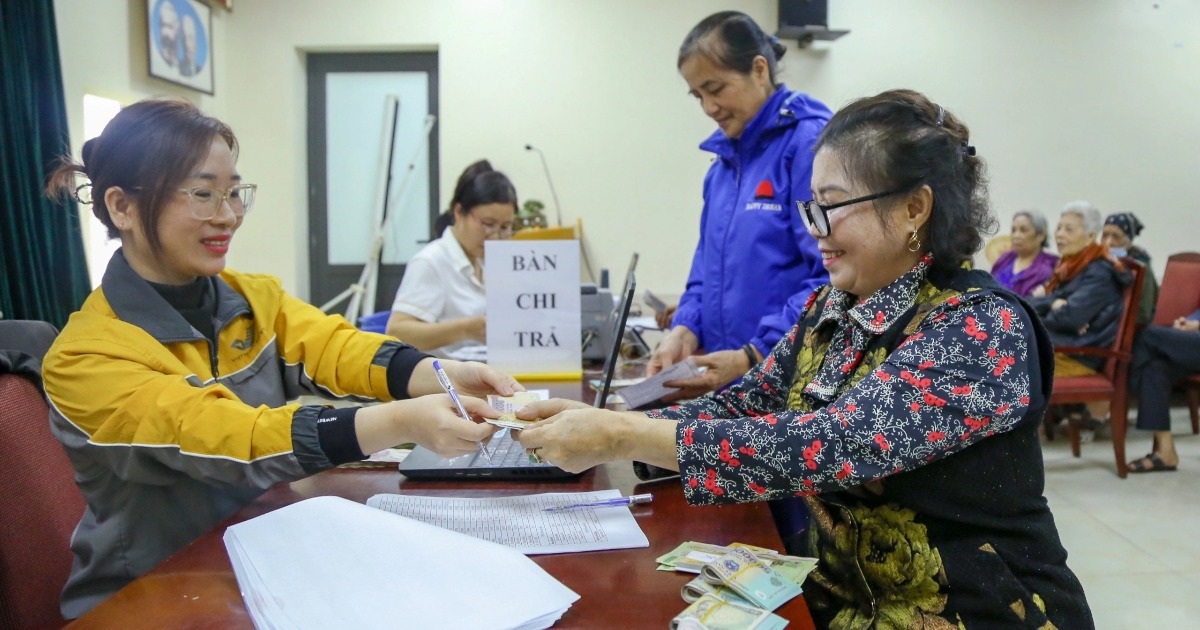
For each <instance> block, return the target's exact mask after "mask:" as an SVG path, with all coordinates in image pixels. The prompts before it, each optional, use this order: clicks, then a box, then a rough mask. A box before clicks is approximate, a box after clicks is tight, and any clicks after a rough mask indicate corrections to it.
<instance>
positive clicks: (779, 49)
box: [771, 36, 788, 61]
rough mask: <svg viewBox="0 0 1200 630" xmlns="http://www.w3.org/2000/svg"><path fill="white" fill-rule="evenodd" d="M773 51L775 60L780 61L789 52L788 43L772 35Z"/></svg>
mask: <svg viewBox="0 0 1200 630" xmlns="http://www.w3.org/2000/svg"><path fill="white" fill-rule="evenodd" d="M771 51H772V52H774V53H775V61H779V60H780V59H783V56H784V55H786V54H787V51H788V47H787V45H786V44H784V43H783V42H781V41H779V38H778V37H774V36H772V37H771Z"/></svg>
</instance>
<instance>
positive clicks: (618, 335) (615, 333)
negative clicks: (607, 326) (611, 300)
mask: <svg viewBox="0 0 1200 630" xmlns="http://www.w3.org/2000/svg"><path fill="white" fill-rule="evenodd" d="M634 256H637V254H634ZM634 264H637V258H634ZM636 288H637V280H636V279H635V278H634V274H633V270H632V269H630V271H629V273H628V274H627V275H626V277H625V291H624V293H622V294H621V301H620V302H619V303H618V304H617V308H616V310H614V311H613V318H612V330H611V333H612V334H611V336H610V337H609V338H610V339H612V343H613V345H612V348H610V349H609V353H608V357H607V358H606V359H605V360H604V376H603V377H602V379H603V383H602V384H601V386H600V389H599V390H598V391H597V392H596V402H595V403H594V404H595V406H596V407H597V408H601V409H602V408H604V402H605V401H606V400H608V390H609V387H611V386H612V380H613V374H614V373H615V372H616V371H617V364H618V363H620V362H621V341H623V340H624V338H625V322H626V321H627V320H628V319H629V307H630V306H631V305H632V304H633V294H634V290H635V289H636Z"/></svg>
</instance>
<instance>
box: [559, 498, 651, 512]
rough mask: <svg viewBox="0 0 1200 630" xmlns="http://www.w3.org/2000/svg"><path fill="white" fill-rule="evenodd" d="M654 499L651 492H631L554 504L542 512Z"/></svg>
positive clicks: (625, 503) (630, 503)
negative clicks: (604, 497)
mask: <svg viewBox="0 0 1200 630" xmlns="http://www.w3.org/2000/svg"><path fill="white" fill-rule="evenodd" d="M653 500H654V495H652V494H631V495H629V496H627V497H617V498H615V499H602V500H600V501H588V502H587V503H572V504H570V505H556V506H554V507H548V508H546V509H545V510H543V511H544V512H566V511H567V510H577V509H579V508H589V507H616V506H624V505H635V504H638V503H649V502H651V501H653Z"/></svg>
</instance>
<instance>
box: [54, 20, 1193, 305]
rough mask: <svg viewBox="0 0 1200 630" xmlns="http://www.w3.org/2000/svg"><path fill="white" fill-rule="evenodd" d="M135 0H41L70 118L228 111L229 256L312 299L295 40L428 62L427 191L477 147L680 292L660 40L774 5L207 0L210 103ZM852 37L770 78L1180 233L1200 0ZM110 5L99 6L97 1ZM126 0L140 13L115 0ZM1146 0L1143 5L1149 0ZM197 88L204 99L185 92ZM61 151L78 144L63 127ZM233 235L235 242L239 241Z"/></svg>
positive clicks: (655, 282) (862, 32) (1037, 191)
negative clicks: (49, 1) (245, 206)
mask: <svg viewBox="0 0 1200 630" xmlns="http://www.w3.org/2000/svg"><path fill="white" fill-rule="evenodd" d="M141 4H142V3H141V2H138V1H136V0H135V1H132V2H121V1H118V0H55V7H56V10H57V11H58V21H59V35H60V42H61V45H62V48H63V55H62V57H63V70H64V81H65V84H66V92H67V97H68V111H69V112H70V122H71V129H72V130H73V131H75V132H76V133H78V132H79V130H80V129H81V128H82V123H81V120H80V104H79V102H80V99H81V98H82V94H83V93H84V92H85V91H90V92H92V93H95V94H99V95H101V96H109V97H112V98H118V99H119V100H123V101H125V102H131V101H133V100H136V99H138V98H141V97H144V96H148V95H152V94H162V93H171V94H181V95H185V96H187V97H189V98H193V100H195V101H196V102H198V103H199V104H200V105H201V106H202V107H204V108H206V109H207V110H208V111H209V112H211V113H213V114H215V115H217V116H220V117H222V118H224V119H225V120H226V121H227V122H229V123H230V124H231V125H232V126H233V127H234V129H235V130H236V131H237V133H238V135H239V138H240V140H241V143H242V158H241V164H240V167H241V170H242V172H243V174H244V175H246V176H247V177H248V178H249V179H250V180H251V181H256V182H258V183H259V185H260V196H259V204H258V206H256V209H255V213H254V214H253V215H252V216H251V218H250V219H249V220H248V221H247V222H246V224H245V226H244V227H243V230H242V232H241V233H240V235H239V238H238V239H237V241H236V242H235V246H234V250H233V253H232V254H231V256H230V257H231V262H232V264H233V265H234V266H236V267H238V268H242V269H246V270H255V271H266V272H269V273H274V274H277V275H279V276H281V277H282V278H283V280H284V283H285V286H286V287H287V288H288V289H290V290H293V291H296V292H297V293H298V294H300V295H306V294H307V278H306V274H307V271H306V269H307V267H306V260H307V245H306V241H307V236H308V234H307V227H306V226H307V208H306V199H305V195H304V185H305V168H306V167H305V159H306V157H305V156H306V148H305V85H304V54H305V53H306V52H309V51H358V50H412V49H419V50H430V49H436V50H437V51H438V53H439V55H440V80H441V91H440V106H441V119H440V121H439V127H438V131H439V133H440V142H441V152H442V153H441V178H442V182H441V189H442V198H443V199H445V198H447V197H448V196H449V192H450V188H451V187H452V186H453V182H454V179H455V178H456V177H457V175H458V173H459V171H460V170H461V168H462V167H463V166H464V165H466V164H467V163H469V162H470V161H472V160H474V159H476V158H479V157H488V158H489V159H491V160H492V161H493V163H495V164H496V165H497V166H498V167H499V168H501V169H503V170H505V171H506V172H507V173H508V174H509V175H510V176H511V177H512V179H513V181H514V182H515V184H516V186H517V190H518V192H519V193H520V195H521V197H522V198H530V197H533V198H539V199H542V200H543V201H546V202H547V203H549V202H550V194H549V188H548V186H547V185H546V182H545V179H544V177H543V176H542V173H541V166H540V163H539V162H538V160H537V158H536V156H534V155H533V154H530V153H527V152H526V151H524V145H525V143H533V144H535V145H538V146H539V147H541V148H542V149H543V150H544V151H545V152H546V156H547V158H548V160H549V162H550V168H551V171H552V173H553V175H554V178H555V184H556V186H557V188H558V194H559V197H560V200H561V201H562V204H563V218H564V220H565V221H573V220H574V219H575V218H576V217H582V218H583V220H584V223H585V231H586V239H587V244H588V247H589V249H590V251H591V252H592V254H593V258H594V261H595V262H596V263H597V264H598V266H607V267H610V268H613V269H616V270H618V272H617V273H619V270H621V269H623V268H624V266H625V264H626V262H627V260H628V256H629V253H630V252H632V251H633V250H634V249H637V250H639V251H640V252H641V254H642V266H641V273H640V274H639V277H640V284H641V285H642V286H643V287H648V288H651V289H654V290H656V291H657V292H661V293H663V294H668V295H669V294H677V293H679V292H680V291H681V290H682V286H683V282H684V279H685V277H686V273H687V269H688V266H689V264H690V258H691V253H692V250H693V248H694V246H695V242H696V235H697V226H698V219H699V212H700V185H701V180H702V178H703V174H704V171H705V169H706V168H707V165H708V162H709V157H708V156H707V155H706V154H703V153H701V152H699V151H698V150H697V149H696V145H697V144H698V143H699V142H700V140H701V139H703V138H704V137H705V136H707V135H708V134H709V133H710V132H711V131H712V129H713V125H712V123H711V122H710V121H708V120H707V119H706V118H705V117H704V116H703V114H702V113H701V112H700V109H699V107H697V105H696V104H695V103H694V102H693V101H692V99H691V98H690V97H688V96H687V95H686V89H687V88H686V86H685V85H684V83H683V81H682V79H680V78H679V76H678V74H677V73H676V71H675V53H676V50H677V47H678V45H679V42H680V41H681V40H682V38H683V36H684V34H685V33H686V32H687V30H688V29H689V28H690V27H691V26H692V25H693V24H694V23H695V22H697V21H698V20H699V19H700V18H702V17H703V16H705V15H707V14H709V13H711V12H713V11H716V10H719V9H722V8H726V7H728V6H736V7H737V8H740V9H742V10H745V11H747V12H749V13H751V14H752V15H753V16H754V17H755V18H756V19H758V20H760V22H761V23H762V24H764V25H770V24H773V23H774V21H775V5H776V3H775V2H774V0H756V1H745V2H740V3H728V2H715V1H702V0H659V1H654V2H646V1H642V0H604V1H598V0H436V1H435V0H346V1H344V2H338V3H332V2H327V1H325V0H246V1H244V2H238V3H236V5H235V6H236V9H235V10H234V12H232V13H226V12H225V11H223V10H221V9H214V10H213V15H214V31H215V33H214V38H215V40H216V46H217V50H216V96H215V97H207V96H203V95H199V94H198V93H196V92H192V91H189V90H186V89H184V88H176V87H174V86H171V85H170V84H167V83H161V82H159V81H156V80H151V79H147V78H145V77H146V62H145V51H144V43H143V42H144V35H142V33H143V31H144V28H145V27H144V20H145V17H144V15H143V14H142V13H143V11H144V10H142V9H140V6H141ZM831 4H832V7H831V10H830V14H831V24H832V26H834V27H839V28H848V29H851V31H852V33H851V34H850V35H848V36H847V37H844V38H842V39H841V40H839V41H837V42H834V43H832V44H818V46H817V47H816V48H815V49H813V50H798V49H797V48H795V46H794V45H793V47H792V50H791V51H790V52H789V53H788V55H787V57H786V58H785V59H784V71H783V77H784V79H785V80H786V81H787V82H788V83H789V84H790V85H791V86H793V87H799V88H802V89H805V90H806V91H809V92H811V93H812V94H814V95H815V96H817V97H818V98H820V99H822V100H824V101H826V102H827V103H829V104H830V105H831V106H832V107H835V108H836V107H837V106H838V105H840V104H843V103H845V102H846V101H847V100H849V99H851V98H854V97H856V96H862V95H867V94H871V93H874V92H877V91H879V90H882V89H886V88H890V87H912V88H915V89H918V90H922V91H925V92H927V93H928V94H929V95H930V96H931V97H933V98H934V99H935V100H937V101H938V102H940V103H942V104H943V105H945V106H946V107H947V108H948V109H950V110H952V111H954V112H955V113H957V114H959V115H961V116H962V117H963V118H964V119H965V120H966V121H967V123H968V124H969V125H970V126H971V128H972V132H973V140H972V142H973V143H974V144H975V145H976V146H977V147H978V150H979V152H980V155H982V156H983V157H985V158H986V159H987V160H988V162H989V165H990V169H991V175H992V198H993V200H994V202H995V208H996V211H997V214H998V215H999V217H1000V218H1001V220H1002V221H1003V222H1004V223H1005V224H1007V221H1008V219H1009V218H1010V217H1011V214H1012V212H1014V211H1015V210H1018V209H1021V208H1027V207H1033V208H1039V209H1041V210H1043V211H1044V212H1046V213H1047V215H1049V216H1050V217H1051V220H1052V222H1053V218H1054V217H1055V216H1056V215H1057V211H1058V209H1059V208H1061V206H1062V204H1063V203H1065V202H1067V201H1069V200H1073V199H1080V198H1083V199H1089V200H1091V201H1093V202H1094V203H1096V204H1097V205H1098V206H1099V207H1100V208H1101V210H1102V211H1105V212H1110V211H1118V210H1133V211H1135V212H1137V213H1138V214H1139V216H1141V217H1142V219H1143V221H1144V222H1145V223H1147V225H1148V226H1149V227H1148V228H1147V231H1146V232H1145V233H1144V234H1143V236H1142V244H1143V245H1145V246H1147V247H1148V248H1149V249H1150V250H1151V252H1153V253H1155V254H1156V255H1157V256H1156V257H1157V265H1156V266H1157V267H1159V269H1160V270H1161V266H1162V262H1163V260H1164V259H1165V256H1166V254H1167V253H1169V252H1173V251H1178V250H1184V249H1197V248H1198V247H1197V243H1196V239H1195V233H1196V227H1197V226H1198V225H1200V221H1198V220H1197V218H1196V216H1195V215H1196V211H1197V207H1196V205H1197V204H1196V203H1195V202H1194V201H1193V199H1194V195H1193V194H1190V190H1189V189H1190V184H1191V176H1192V174H1193V173H1195V172H1197V167H1200V159H1198V158H1200V152H1198V151H1197V149H1196V147H1197V146H1200V124H1197V122H1196V116H1195V114H1194V113H1193V111H1192V110H1193V109H1194V105H1195V104H1196V103H1197V102H1198V101H1200V98H1198V97H1200V73H1197V72H1196V70H1195V69H1196V68H1200V44H1197V42H1200V6H1197V5H1196V3H1192V2H1186V1H1185V0H1160V1H1159V2H1157V3H1153V2H1128V1H1127V0H1070V1H1067V0H1061V1H1059V2H1042V1H1039V0H976V1H973V2H955V1H953V0H887V1H885V0H870V1H868V0H861V1H858V2H848V1H845V0H835V1H834V2H832V3H831ZM100 5H104V6H107V7H109V10H108V12H107V13H105V12H103V11H99V10H98V6H100ZM130 7H139V8H136V9H130ZM1155 7H1157V8H1155ZM196 97H199V98H196ZM75 144H76V146H78V143H77V142H76V143H75ZM239 243H240V244H239Z"/></svg>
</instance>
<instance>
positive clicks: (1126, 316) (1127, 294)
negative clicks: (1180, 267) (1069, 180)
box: [1047, 258, 1146, 479]
mask: <svg viewBox="0 0 1200 630" xmlns="http://www.w3.org/2000/svg"><path fill="white" fill-rule="evenodd" d="M1121 262H1122V263H1124V265H1125V267H1126V268H1127V269H1129V270H1130V272H1131V273H1132V274H1133V282H1130V283H1129V286H1127V287H1125V291H1124V293H1123V295H1122V298H1121V303H1122V311H1121V320H1120V322H1119V323H1118V324H1117V337H1116V339H1115V340H1114V341H1113V343H1112V345H1111V346H1109V347H1108V348H1083V347H1080V348H1071V347H1057V348H1055V349H1054V352H1055V354H1066V355H1076V356H1078V355H1084V356H1094V357H1104V358H1105V362H1104V369H1103V370H1101V371H1100V372H1099V373H1097V374H1089V375H1087V376H1064V377H1059V376H1056V377H1054V389H1053V391H1052V392H1051V394H1050V404H1051V405H1065V404H1072V403H1089V402H1095V401H1101V400H1106V401H1110V402H1111V403H1112V408H1111V411H1110V414H1111V418H1112V442H1113V453H1114V454H1115V455H1116V458H1117V476H1118V477H1120V478H1122V479H1124V478H1125V475H1126V474H1127V473H1128V469H1127V464H1126V461H1125V432H1126V428H1127V427H1128V424H1129V364H1130V362H1131V360H1132V359H1133V352H1132V349H1133V337H1134V333H1135V332H1136V330H1135V329H1136V326H1137V310H1138V308H1137V305H1138V299H1140V298H1141V295H1142V280H1143V278H1144V277H1145V275H1146V269H1145V268H1144V267H1143V266H1142V264H1141V263H1139V262H1137V261H1136V260H1134V259H1132V258H1122V259H1121ZM1051 408H1053V407H1051ZM1052 420H1053V417H1052V415H1051V414H1050V413H1047V421H1048V423H1049V422H1051V421H1052ZM1049 426H1050V425H1049V424H1047V427H1049ZM1067 431H1068V435H1069V436H1070V440H1071V454H1072V455H1074V456H1075V457H1079V455H1080V445H1079V426H1078V425H1077V424H1076V423H1075V421H1074V420H1068V423H1067ZM1048 435H1049V433H1048Z"/></svg>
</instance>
